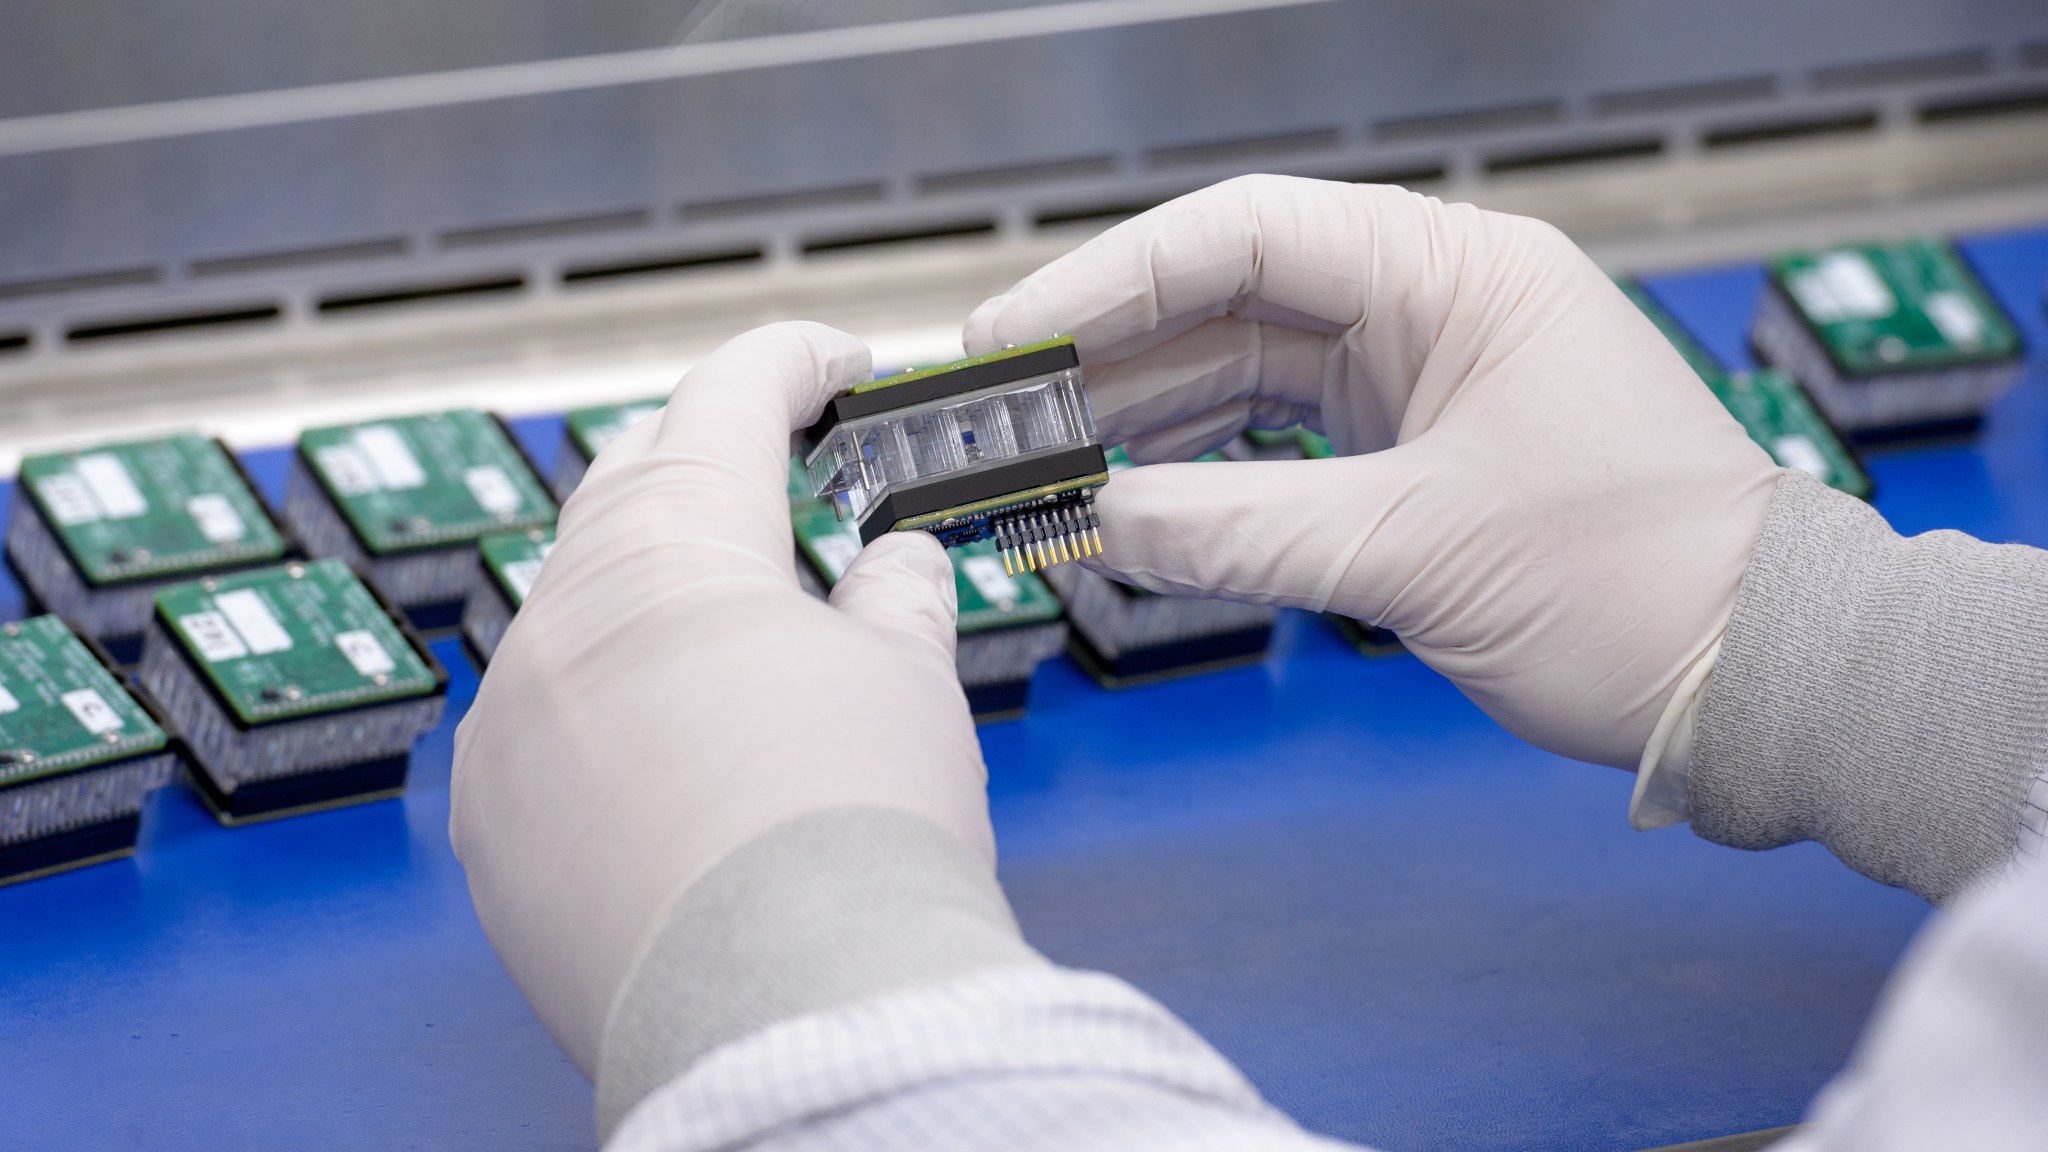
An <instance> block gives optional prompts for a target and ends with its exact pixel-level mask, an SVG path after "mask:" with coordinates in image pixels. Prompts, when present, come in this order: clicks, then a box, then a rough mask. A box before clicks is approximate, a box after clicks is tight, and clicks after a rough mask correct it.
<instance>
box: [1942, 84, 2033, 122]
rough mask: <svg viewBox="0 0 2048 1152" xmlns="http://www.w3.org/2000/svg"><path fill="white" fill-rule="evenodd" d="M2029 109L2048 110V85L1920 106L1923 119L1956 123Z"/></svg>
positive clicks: (2014, 113) (2027, 110)
mask: <svg viewBox="0 0 2048 1152" xmlns="http://www.w3.org/2000/svg"><path fill="white" fill-rule="evenodd" d="M2030 112H2048V88H2025V89H2021V90H2018V91H2013V92H2000V93H1997V94H1995V95H1987V96H1971V97H1967V98H1964V99H1958V100H1935V101H1929V102H1928V103H1926V104H1922V105H1921V106H1920V119H1921V121H1922V122H1923V123H1927V124H1953V123H1956V122H1957V121H1965V120H1984V119H1988V118H1991V117H1994V116H2019V115H2024V114H2026V113H2030Z"/></svg>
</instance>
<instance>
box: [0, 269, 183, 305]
mask: <svg viewBox="0 0 2048 1152" xmlns="http://www.w3.org/2000/svg"><path fill="white" fill-rule="evenodd" d="M161 278H162V275H161V273H159V272H158V271H157V270H156V269H154V268H120V269H114V270H110V271H106V272H81V273H78V274H77V275H74V276H52V277H49V278H47V279H43V280H16V281H15V282H13V283H12V284H0V300H15V299H19V298H20V297H23V296H55V295H57V294H58V293H60V292H95V291H98V290H100V289H102V288H133V287H136V286H137V285H141V284H154V283H156V282H157V281H158V280H159V279H161Z"/></svg>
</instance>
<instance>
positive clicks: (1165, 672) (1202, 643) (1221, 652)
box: [1067, 624, 1273, 688]
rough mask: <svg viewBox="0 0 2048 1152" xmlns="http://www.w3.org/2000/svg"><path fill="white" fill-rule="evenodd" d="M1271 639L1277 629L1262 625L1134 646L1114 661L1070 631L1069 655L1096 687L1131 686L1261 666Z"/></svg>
mask: <svg viewBox="0 0 2048 1152" xmlns="http://www.w3.org/2000/svg"><path fill="white" fill-rule="evenodd" d="M1272 641H1273V626H1272V625H1271V624H1261V625H1259V626H1258V627H1256V628H1240V629H1238V630H1236V631H1234V632H1219V633H1217V634H1215V635H1213V636H1196V637H1193V638H1190V639H1187V640H1175V641H1173V642H1172V643H1168V644H1154V645H1152V646H1150V647H1146V648H1133V649H1130V650H1128V651H1125V652H1123V653H1121V654H1119V655H1117V656H1116V657H1114V658H1111V657H1109V656H1105V655H1103V653H1102V651H1101V650H1100V649H1098V648H1096V647H1095V645H1093V644H1090V643H1089V642H1088V638H1087V637H1086V636H1084V635H1082V634H1081V630H1080V629H1079V628H1075V629H1072V630H1070V631H1069V632H1068V633H1067V652H1068V654H1069V655H1071V656H1073V658H1074V662H1075V663H1076V664H1079V665H1080V666H1081V670H1082V671H1084V672H1086V673H1088V675H1089V676H1090V677H1092V678H1093V679H1094V680H1095V682H1096V683H1098V684H1100V685H1102V686H1103V687H1105V688H1130V687H1135V686H1137V685H1140V684H1152V683H1157V682H1158V681H1161V680H1174V679H1178V678H1180V677H1182V676H1194V675H1198V674H1200V673H1203V672H1216V671H1221V670H1222V669H1225V668H1242V667H1244V666H1246V665H1249V664H1257V663H1260V662H1261V661H1263V660H1265V658H1266V649H1267V648H1268V647H1270V646H1271V644H1272Z"/></svg>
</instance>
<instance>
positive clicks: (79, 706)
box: [58, 688, 122, 736]
mask: <svg viewBox="0 0 2048 1152" xmlns="http://www.w3.org/2000/svg"><path fill="white" fill-rule="evenodd" d="M58 699H59V700H62V701H64V706H65V707H66V708H69V709H71V714H72V715H73V716H76V717H78V722H79V723H80V724H83V725H85V730H86V731H87V732H90V733H92V734H93V735H95V736H97V735H99V734H100V733H102V732H113V731H116V730H118V729H120V728H121V727H122V724H121V714H120V713H119V712H116V711H114V710H113V709H112V708H109V707H108V706H107V700H106V697H104V696H101V695H100V694H99V693H97V692H95V691H93V690H92V689H90V688H76V689H73V690H72V691H69V692H66V693H65V694H64V695H62V696H59V697H58Z"/></svg>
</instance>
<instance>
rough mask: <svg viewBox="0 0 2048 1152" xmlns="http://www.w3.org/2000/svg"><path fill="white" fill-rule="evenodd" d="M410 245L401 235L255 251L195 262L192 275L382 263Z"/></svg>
mask: <svg viewBox="0 0 2048 1152" xmlns="http://www.w3.org/2000/svg"><path fill="white" fill-rule="evenodd" d="M408 247H409V245H408V244H407V243H406V240H405V237H403V236H392V237H389V238H387V239H383V240H362V241H357V242H355V243H350V244H328V245H324V246H322V247H318V248H296V249H290V250H287V251H282V252H256V253H251V254H249V255H246V256H222V257H218V258H216V259H212V260H194V261H193V262H192V275H194V276H237V275H241V274H242V273H245V272H280V271H284V270H286V269H289V268H310V267H318V266H320V265H324V264H342V263H346V262H348V261H351V260H384V259H388V258H390V257H393V256H403V255H405V252H406V249H407V248H408Z"/></svg>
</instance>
